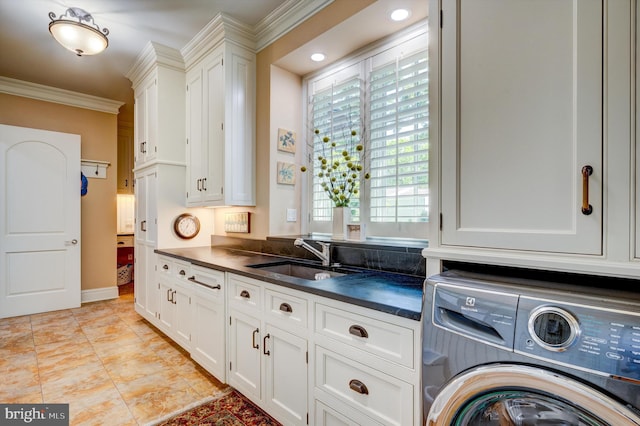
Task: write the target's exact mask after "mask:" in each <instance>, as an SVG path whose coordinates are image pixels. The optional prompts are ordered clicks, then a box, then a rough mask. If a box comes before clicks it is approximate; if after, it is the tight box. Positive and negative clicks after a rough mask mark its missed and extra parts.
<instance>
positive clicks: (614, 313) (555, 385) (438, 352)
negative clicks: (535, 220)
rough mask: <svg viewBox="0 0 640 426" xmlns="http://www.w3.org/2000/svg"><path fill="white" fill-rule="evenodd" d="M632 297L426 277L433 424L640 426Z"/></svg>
mask: <svg viewBox="0 0 640 426" xmlns="http://www.w3.org/2000/svg"><path fill="white" fill-rule="evenodd" d="M634 282H635V283H636V284H637V287H635V288H634V289H633V291H631V292H625V291H620V290H613V289H596V288H590V287H582V286H567V285H564V284H559V283H551V282H542V281H533V280H523V279H506V278H504V277H497V276H490V275H481V274H474V273H468V272H460V271H448V272H445V273H442V274H440V275H435V276H433V277H430V278H429V279H428V280H427V283H426V288H425V303H424V313H423V321H424V336H423V338H424V347H423V389H424V412H425V424H426V425H428V426H436V425H437V426H443V425H446V426H449V425H461V426H462V425H464V426H481V425H482V426H485V425H486V426H490V425H495V426H534V425H535V426H543V425H554V426H558V425H563V426H582V425H585V426H587V425H588V426H596V425H599V426H604V425H607V426H627V425H628V426H631V425H635V426H637V425H640V293H637V292H640V281H632V282H631V283H634Z"/></svg>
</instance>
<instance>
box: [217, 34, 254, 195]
mask: <svg viewBox="0 0 640 426" xmlns="http://www.w3.org/2000/svg"><path fill="white" fill-rule="evenodd" d="M228 51H229V54H228V55H227V57H228V58H229V60H228V61H227V62H228V64H229V69H227V70H226V75H227V81H226V85H225V90H226V92H227V93H226V98H225V99H226V105H225V113H226V117H227V120H226V123H225V125H226V129H225V132H226V135H225V137H226V140H227V143H226V145H225V148H226V150H225V154H224V155H225V165H226V166H227V167H226V168H225V169H224V171H225V182H226V183H227V186H228V187H227V188H225V191H226V194H225V200H226V203H227V204H229V205H234V206H251V205H255V134H254V125H253V124H252V123H254V122H255V100H254V98H255V95H254V93H255V66H256V65H255V56H254V55H253V54H249V53H248V52H247V51H246V50H243V49H240V48H239V47H237V46H232V45H230V46H228ZM238 171H241V172H240V173H239V172H238Z"/></svg>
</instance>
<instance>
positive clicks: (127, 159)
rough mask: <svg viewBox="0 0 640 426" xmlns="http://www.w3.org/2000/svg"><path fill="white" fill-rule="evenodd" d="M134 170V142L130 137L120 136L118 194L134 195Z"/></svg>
mask: <svg viewBox="0 0 640 426" xmlns="http://www.w3.org/2000/svg"><path fill="white" fill-rule="evenodd" d="M118 133H120V130H118ZM132 170H133V141H132V140H131V136H130V135H127V134H118V194H133V172H132Z"/></svg>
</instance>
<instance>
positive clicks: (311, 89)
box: [308, 25, 429, 239]
mask: <svg viewBox="0 0 640 426" xmlns="http://www.w3.org/2000/svg"><path fill="white" fill-rule="evenodd" d="M427 44H428V39H427V34H426V25H424V27H421V28H420V29H419V30H418V31H415V32H414V33H412V34H411V35H403V36H401V37H398V38H397V39H396V40H393V41H390V42H385V43H384V44H380V45H378V46H377V47H376V48H373V49H371V50H369V51H367V52H365V53H361V54H360V55H359V56H358V57H354V58H353V59H351V60H350V61H349V62H350V63H351V65H350V66H348V67H346V68H339V67H335V69H332V67H328V68H327V69H326V70H325V71H323V72H322V73H321V74H319V75H318V76H317V77H314V78H311V79H309V80H308V93H309V125H310V126H311V127H312V129H310V130H309V132H308V137H310V138H313V146H312V148H311V144H309V146H310V148H311V150H312V151H313V154H312V157H311V156H310V158H309V160H310V161H309V166H310V167H309V169H310V171H309V173H310V174H311V175H312V176H313V178H311V179H310V181H311V188H310V189H311V197H310V202H311V206H310V210H311V214H310V219H311V220H310V227H309V231H310V232H322V233H327V232H330V229H331V227H330V223H331V214H332V207H333V203H332V202H331V200H330V199H329V198H328V196H327V193H326V192H325V190H324V188H323V187H322V186H321V181H322V180H321V179H320V178H319V177H318V172H319V171H320V169H319V168H320V166H321V165H320V161H319V160H318V156H320V155H322V156H323V157H327V154H328V153H329V151H327V148H328V147H327V146H326V145H324V146H323V142H322V140H321V138H318V137H315V136H314V135H313V129H318V130H319V131H320V136H329V137H330V139H331V140H332V141H335V142H336V143H337V144H338V146H337V147H336V148H339V147H340V146H341V145H340V144H341V143H344V140H345V137H346V136H347V135H348V134H349V131H350V130H351V129H354V130H356V131H357V132H358V135H359V137H362V136H364V138H363V144H364V145H365V151H364V152H365V154H364V156H365V171H366V172H369V174H370V176H371V178H370V179H369V180H362V181H361V183H360V191H359V195H360V197H359V198H356V197H352V199H351V203H350V209H351V214H352V220H353V221H354V222H357V221H360V222H361V223H364V224H366V226H367V228H366V229H367V231H366V232H367V235H368V236H373V237H387V238H388V237H391V238H418V239H426V238H428V234H427V231H428V221H429V213H428V208H429V168H428V166H429V109H428V107H429V98H428V84H429V78H428V49H427ZM336 148H334V150H335V149H336Z"/></svg>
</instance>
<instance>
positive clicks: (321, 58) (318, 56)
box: [311, 53, 326, 62]
mask: <svg viewBox="0 0 640 426" xmlns="http://www.w3.org/2000/svg"><path fill="white" fill-rule="evenodd" d="M324 58H326V56H324V53H314V54H313V55H311V60H312V61H313V62H322V61H324Z"/></svg>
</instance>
